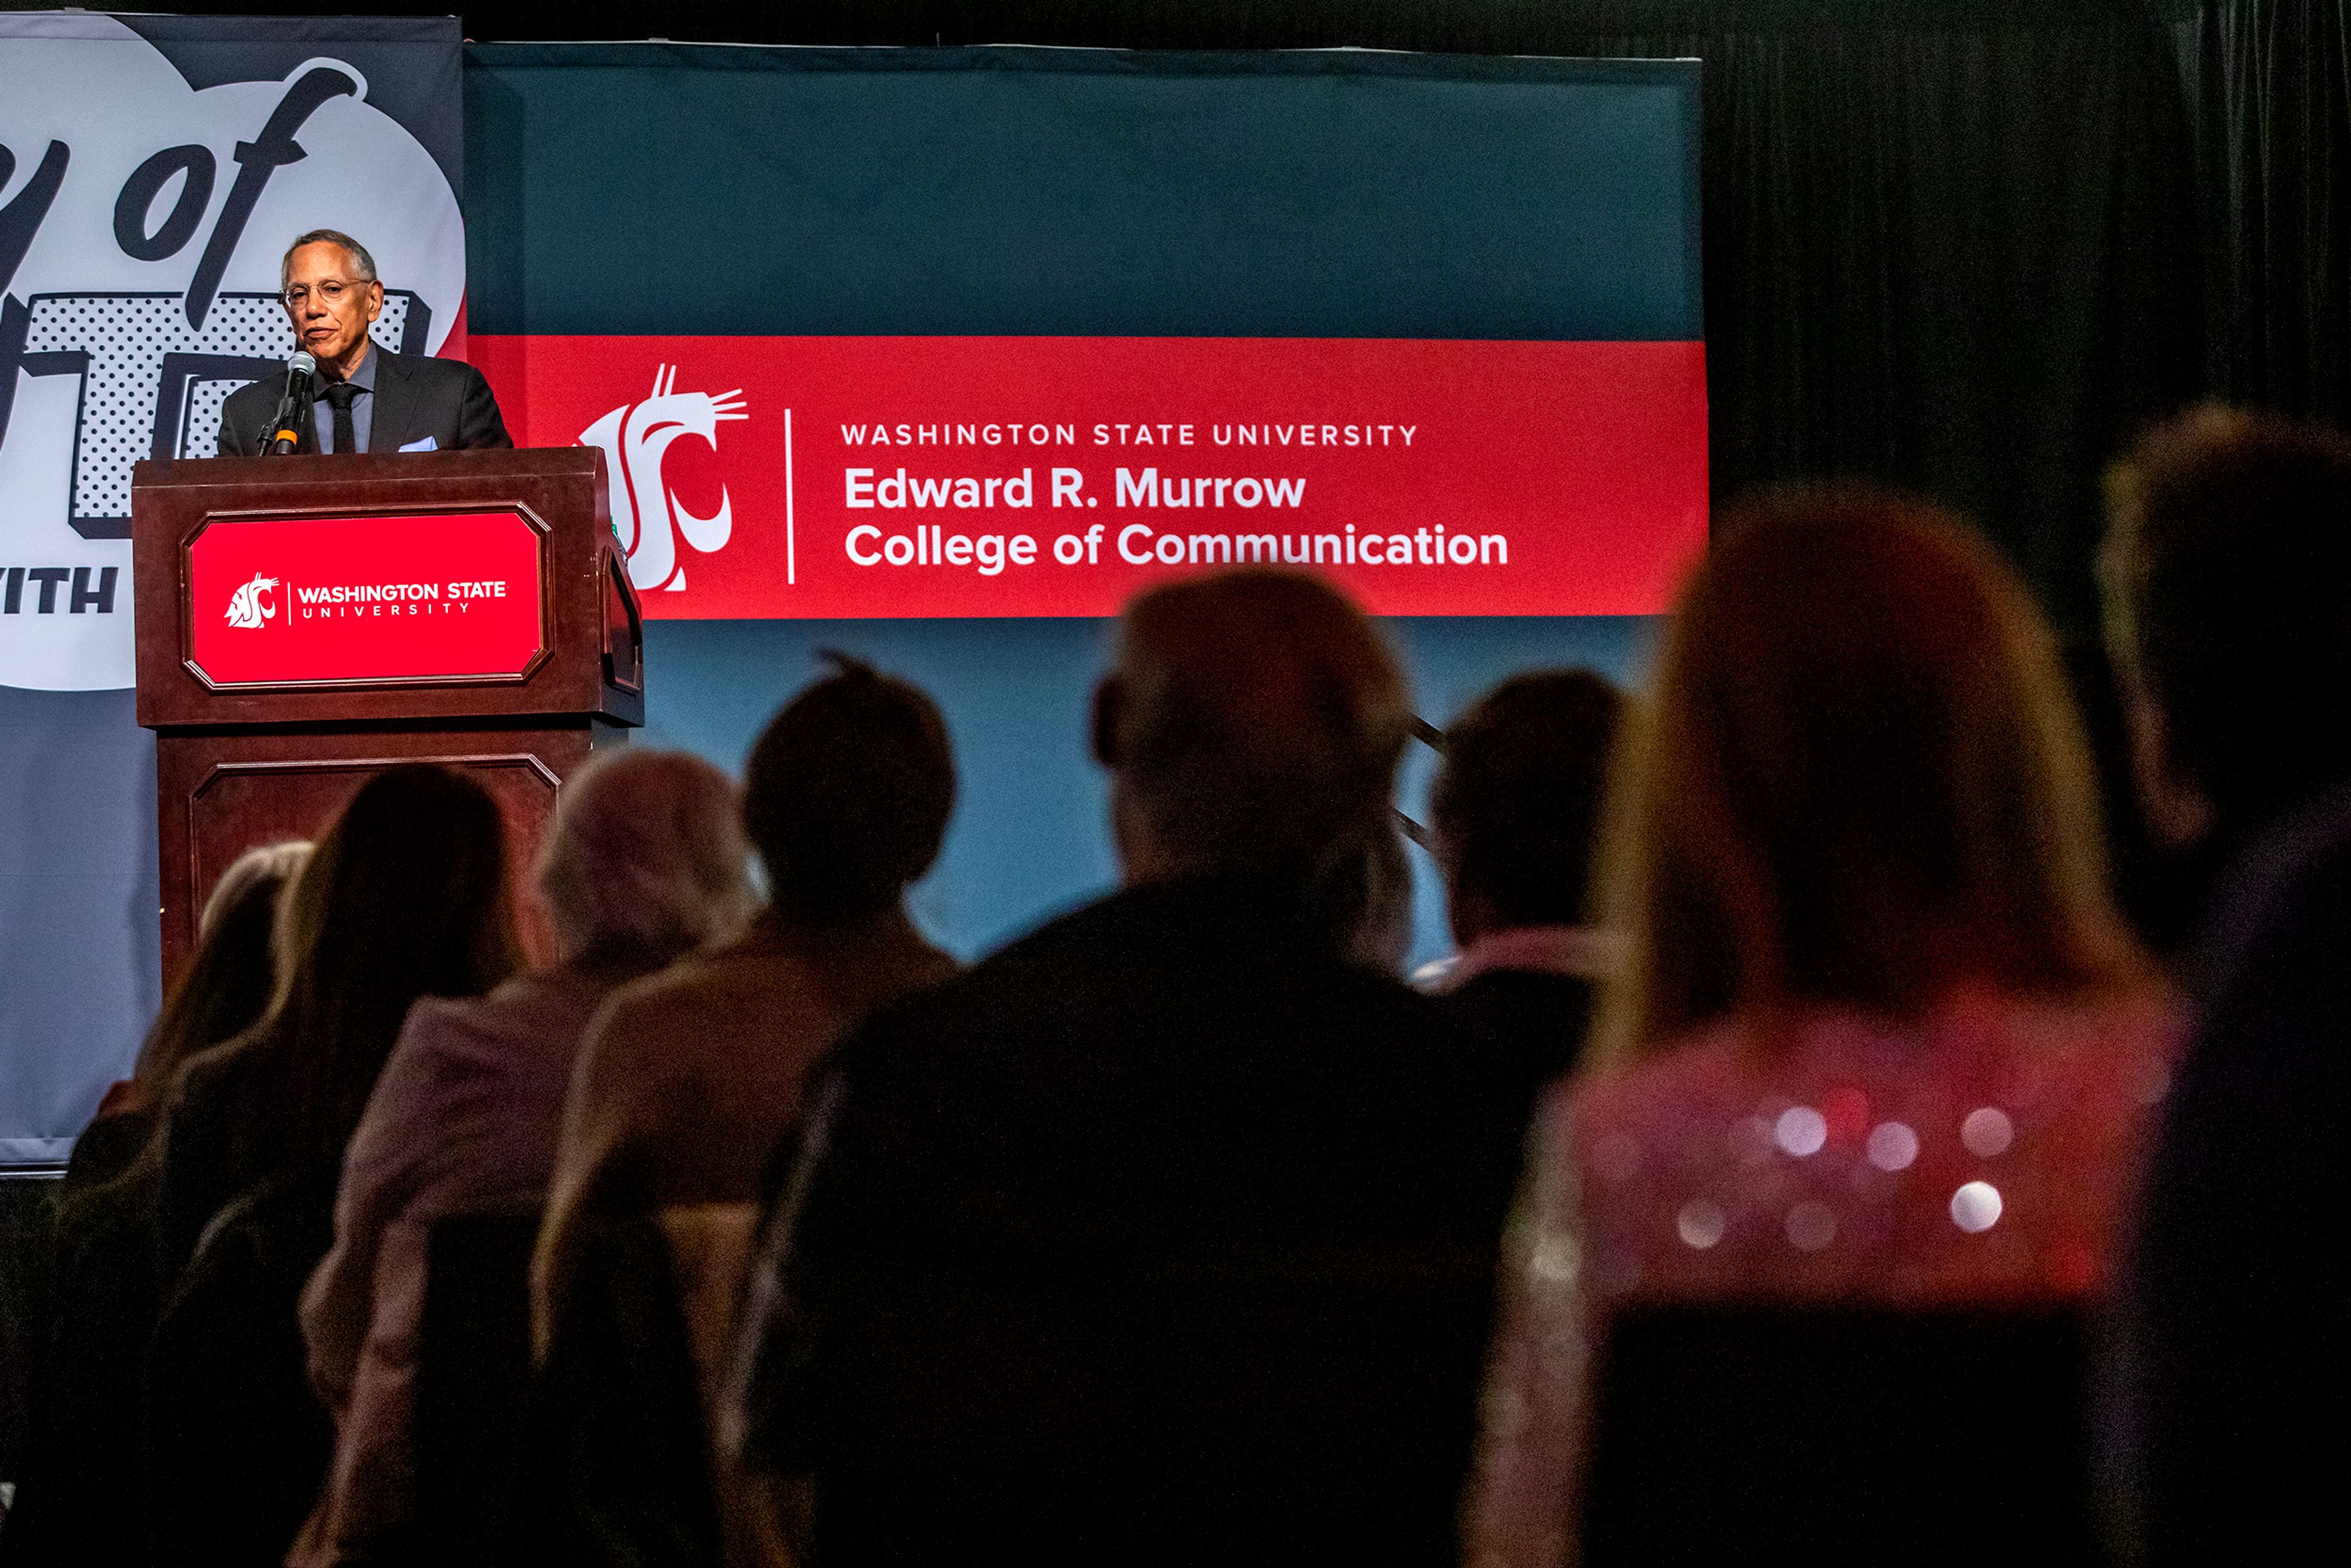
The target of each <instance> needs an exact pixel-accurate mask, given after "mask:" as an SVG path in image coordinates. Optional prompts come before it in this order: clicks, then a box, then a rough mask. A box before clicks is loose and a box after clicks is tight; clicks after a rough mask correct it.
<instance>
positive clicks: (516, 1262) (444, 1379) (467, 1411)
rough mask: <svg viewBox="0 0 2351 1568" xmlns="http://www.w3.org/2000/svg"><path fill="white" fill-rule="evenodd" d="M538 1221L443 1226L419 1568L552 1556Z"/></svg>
mask: <svg viewBox="0 0 2351 1568" xmlns="http://www.w3.org/2000/svg"><path fill="white" fill-rule="evenodd" d="M537 1241H538V1212H537V1211H536V1210H532V1211H530V1212H528V1213H518V1212H517V1213H491V1214H467V1215H457V1216H453V1217H451V1218H445V1219H442V1220H438V1221H436V1222H435V1223H434V1227H433V1234H432V1237H431V1239H430V1240H429V1241H428V1242H427V1243H426V1251H425V1279H424V1308H423V1318H422V1321H421V1323H420V1325H419V1329H418V1335H417V1346H416V1405H415V1417H414V1427H413V1432H414V1443H415V1454H416V1491H415V1506H414V1511H413V1525H414V1531H415V1543H416V1550H417V1557H416V1560H417V1561H418V1562H420V1563H449V1564H480V1565H483V1568H487V1565H490V1564H497V1565H499V1568H507V1565H510V1564H515V1563H523V1562H527V1561H533V1560H536V1559H538V1558H539V1557H542V1556H543V1555H544V1547H545V1545H546V1543H547V1539H548V1532H547V1528H546V1527H547V1524H548V1522H549V1521H548V1520H547V1518H546V1511H545V1509H544V1507H543V1506H542V1500H543V1498H544V1496H545V1492H544V1481H543V1479H542V1477H543V1471H542V1469H540V1467H539V1466H538V1464H537V1463H536V1462H535V1461H534V1459H533V1458H532V1456H533V1455H534V1454H535V1453H536V1451H537V1447H538V1445H537V1443H536V1441H535V1437H536V1434H535V1432H534V1430H533V1425H532V1420H533V1409H532V1374H531V1360H530V1254H531V1249H532V1247H533V1246H535V1245H536V1244H537Z"/></svg>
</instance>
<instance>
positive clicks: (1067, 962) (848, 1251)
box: [745, 882, 1524, 1563]
mask: <svg viewBox="0 0 2351 1568" xmlns="http://www.w3.org/2000/svg"><path fill="white" fill-rule="evenodd" d="M1302 925H1303V922H1302V921H1301V919H1300V917H1299V914H1298V904H1297V902H1296V901H1294V900H1290V899H1287V898H1285V897H1284V896H1283V895H1282V894H1280V893H1279V892H1278V891H1276V890H1274V889H1271V888H1268V887H1264V886H1259V885H1254V884H1249V883H1217V882H1203V883H1190V884H1183V885H1174V886H1160V887H1144V888H1137V889H1132V890H1129V891H1127V892H1124V893H1121V894H1116V895H1114V896H1113V897H1111V898H1109V899H1107V900H1105V901H1103V902H1102V903H1100V904H1095V905H1092V907H1090V908H1087V909H1084V910H1081V911H1079V912H1078V913H1077V914H1075V915H1070V916H1068V917H1066V918H1064V919H1061V920H1059V921H1056V922H1055V923H1053V924H1052V925H1048V926H1046V927H1044V928H1043V929H1042V930H1040V931H1039V932H1037V933H1036V934H1034V935H1032V936H1029V937H1027V938H1025V939H1023V940H1021V941H1019V942H1018V943H1016V944H1014V945H1013V946H1010V947H1008V948H1006V949H1005V950H1004V951H1003V952H1001V953H998V955H996V956H994V957H992V958H990V959H988V960H987V962H985V963H983V964H981V965H980V966H978V967H977V968H975V969H973V970H971V971H969V972H968V973H967V974H966V975H964V976H962V977H959V978H957V979H955V980H952V981H950V982H948V983H947V984H946V985H945V986H942V987H940V988H937V989H936V990H935V991H932V992H929V993H927V994H926V995H925V996H924V997H922V998H916V999H914V1001H912V1002H910V1003H907V1004H905V1005H904V1006H902V1007H901V1008H899V1009H896V1010H895V1011H893V1012H892V1013H888V1014H885V1015H883V1017H881V1018H879V1019H875V1020H873V1021H872V1022H871V1023H869V1024H868V1025H867V1026H865V1027H864V1028H863V1029H862V1030H859V1031H858V1032H857V1033H856V1034H854V1035H852V1037H851V1039H850V1040H848V1042H847V1043H846V1044H845V1045H844V1046H843V1047H842V1048H841V1051H840V1053H839V1055H838V1057H837V1058H836V1067H835V1070H834V1071H833V1073H832V1075H831V1078H830V1080H829V1083H828V1086H827V1087H825V1088H822V1089H820V1091H819V1094H818V1097H817V1098H816V1099H815V1100H814V1101H813V1102H812V1103H814V1104H816V1105H817V1106H818V1107H819V1109H818V1111H817V1112H816V1113H815V1119H814V1120H813V1121H812V1123H811V1124H810V1127H809V1129H808V1132H807V1134H806V1137H807V1144H806V1145H805V1150H804V1158H803V1163H802V1167H801V1169H800V1171H799V1173H798V1175H797V1176H796V1177H795V1180H794V1184H793V1185H794V1187H795V1188H796V1189H797V1193H796V1197H794V1198H793V1199H790V1200H788V1214H789V1218H787V1219H785V1220H783V1221H781V1222H778V1224H777V1225H775V1226H772V1227H771V1228H770V1249H769V1250H768V1251H767V1252H766V1253H765V1255H764V1258H763V1262H762V1265H761V1270H762V1279H763V1281H766V1282H767V1283H766V1284H763V1287H762V1289H763V1292H765V1291H767V1285H768V1284H772V1285H773V1286H775V1287H777V1289H775V1290H774V1291H772V1292H771V1293H765V1294H764V1301H765V1303H766V1304H765V1306H763V1307H762V1308H761V1309H759V1318H758V1322H759V1325H760V1327H759V1329H758V1333H760V1334H761V1336H762V1337H761V1340H760V1342H759V1349H758V1354H757V1360H756V1366H757V1369H758V1370H757V1371H756V1373H755V1375H754V1379H753V1385H752V1389H753V1392H752V1394H751V1396H750V1399H749V1401H748V1407H747V1410H746V1412H745V1414H746V1415H747V1416H749V1418H750V1425H751V1428H752V1429H751V1433H750V1437H751V1447H752V1448H753V1451H754V1454H755V1456H756V1457H757V1458H756V1462H758V1463H759V1464H761V1465H764V1466H765V1467H767V1468H768V1469H771V1470H775V1471H778V1472H798V1473H806V1474H810V1475H812V1477H813V1478H814V1480H815V1488H816V1490H815V1495H816V1502H815V1514H814V1519H815V1531H816V1542H815V1546H816V1551H815V1559H816V1560H817V1561H820V1562H825V1563H863V1562H884V1561H887V1562H939V1563H949V1562H965V1561H969V1560H971V1559H973V1558H975V1557H977V1556H978V1555H981V1554H987V1555H991V1556H998V1555H1000V1556H1007V1557H1009V1558H1012V1559H1015V1560H1023V1561H1029V1562H1039V1563H1053V1562H1067V1563H1077V1562H1102V1563H1111V1562H1115V1563H1138V1562H1187V1563H1239V1562H1290V1563H1299V1562H1342V1561H1343V1562H1347V1563H1384V1562H1400V1561H1413V1562H1421V1563H1442V1562H1448V1561H1451V1560H1452V1558H1453V1556H1454V1554H1455V1552H1456V1547H1455V1544H1454V1541H1455V1526H1454V1519H1455V1509H1456V1504H1457V1501H1458V1497H1459V1494H1460V1489H1461V1486H1462V1482H1463V1478H1464V1472H1465V1470H1466V1469H1467V1466H1468V1459H1469V1454H1470V1447H1471V1438H1472V1433H1473V1429H1474V1409H1475V1404H1476V1397H1477V1392H1478V1387H1479V1373H1480V1367H1481V1364H1482V1361H1483V1355H1484V1351H1485V1346H1486V1343H1487V1338H1488V1332H1489V1321H1490V1301H1491V1298H1492V1292H1493V1284H1494V1270H1495V1267H1496V1260H1497V1252H1498V1248H1499V1237H1500V1233H1501V1228H1502V1223H1503V1220H1504V1218H1505V1214H1506V1211H1507V1208H1508V1207H1509V1200H1510V1181H1511V1170H1512V1167H1513V1166H1514V1164H1515V1159H1516V1154H1517V1150H1518V1147H1519V1142H1520V1133H1521V1131H1522V1129H1521V1126H1520V1123H1519V1115H1520V1106H1521V1105H1522V1103H1523V1100H1524V1092H1523V1090H1522V1089H1521V1088H1520V1086H1519V1084H1518V1083H1517V1082H1516V1081H1515V1080H1516V1076H1517V1075H1516V1074H1514V1073H1512V1072H1511V1071H1508V1070H1507V1069H1506V1068H1505V1067H1504V1066H1502V1065H1501V1064H1499V1063H1498V1062H1497V1061H1495V1060H1494V1054H1495V1053H1493V1052H1492V1051H1489V1050H1488V1049H1487V1048H1486V1047H1485V1044H1484V1042H1483V1040H1481V1038H1480V1037H1479V1036H1476V1035H1473V1034H1471V1033H1469V1032H1468V1031H1467V1030H1463V1029H1462V1028H1461V1027H1460V1026H1458V1025H1457V1024H1456V1023H1454V1022H1453V1021H1452V1020H1451V1019H1448V1018H1447V1016H1446V1014H1445V1013H1444V1012H1443V1011H1442V1010H1441V1009H1438V1008H1437V1005H1436V1004H1435V1003H1433V1002H1432V1001H1430V1000H1429V999H1428V998H1425V997H1421V996H1418V995H1416V994H1415V993H1414V992H1412V991H1411V990H1409V989H1407V988H1405V987H1403V986H1401V985H1399V984H1397V983H1396V982H1395V981H1394V980H1392V979H1389V978H1387V977H1384V976H1380V975H1376V974H1374V973H1371V972H1370V971H1368V970H1364V969H1361V968H1357V967H1352V966H1349V965H1346V964H1343V963H1341V962H1340V961H1338V960H1336V959H1334V958H1332V957H1330V956H1325V955H1324V954H1322V952H1319V951H1317V950H1316V949H1315V948H1314V947H1313V946H1311V945H1310V944H1309V943H1308V942H1307V941H1305V940H1304V939H1303V938H1302V936H1301V927H1302Z"/></svg>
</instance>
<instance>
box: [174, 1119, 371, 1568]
mask: <svg viewBox="0 0 2351 1568" xmlns="http://www.w3.org/2000/svg"><path fill="white" fill-rule="evenodd" d="M338 1174H339V1173H338V1171H337V1170H336V1168H335V1167H334V1166H331V1165H328V1166H320V1167H319V1168H316V1169H308V1170H292V1171H287V1172H284V1173H281V1174H280V1175H279V1176H276V1177H274V1178H272V1179H271V1180H269V1181H267V1182H265V1183H264V1184H263V1185H261V1186H258V1187H256V1188H255V1189H254V1190H253V1191H251V1192H248V1193H246V1195H245V1196H243V1197H240V1198H238V1199H237V1200H236V1201H235V1202H234V1203H231V1204H229V1205H228V1206H227V1207H225V1208H223V1209H222V1210H221V1211H220V1213H219V1214H218V1215H217V1216H215V1217H214V1219H213V1221H212V1222H211V1224H210V1225H208V1226H207V1227H206V1228H205V1229H204V1238H203V1239H202V1240H201V1241H200V1242H199V1243H198V1245H197V1247H196V1251H195V1255H194V1256H193V1258H192V1259H191V1260H189V1263H188V1267H187V1269H186V1270H185V1271H184V1272H183V1274H182V1275H181V1276H180V1278H179V1280H178V1281H176V1282H174V1284H173V1285H172V1289H171V1291H170V1292H169V1293H168V1295H167V1296H166V1298H165V1301H164V1304H163V1309H162V1313H161V1315H160V1316H159V1318H158V1319H157V1322H156V1326H155V1335H154V1338H153V1340H152V1342H151V1343H150V1345H149V1350H148V1360H147V1433H148V1452H147V1456H146V1458H147V1485H146V1500H147V1505H148V1509H149V1518H150V1522H151V1536H152V1539H151V1542H150V1544H151V1547H152V1560H153V1562H154V1563H156V1564H157V1565H158V1568H166V1565H168V1568H213V1565H215V1564H217V1565H219V1568H247V1565H249V1564H252V1563H278V1562H282V1561H284V1559H285V1556H286V1553H287V1550H288V1549H289V1548H290V1547H292V1546H293V1544H294V1541H295V1537H296V1535H297V1534H298V1532H299V1531H300V1530H301V1528H302V1521H304V1520H305V1519H306V1518H308V1516H309V1513H310V1510H311V1507H312V1505H313V1504H315V1503H316V1502H317V1500H318V1498H319V1488H320V1486H321V1485H322V1484H323V1483H324V1482H325V1480H326V1478H327V1467H328V1464H329V1461H330V1460H331V1458H333V1455H334V1445H335V1426H334V1421H333V1419H332V1418H331V1417H330V1416H329V1415H328V1414H327V1411H326V1409H325V1407H324V1406H321V1405H320V1404H319V1401H318V1398H317V1396H315V1395H313V1394H312V1393H311V1391H310V1380H309V1374H308V1351H307V1349H306V1347H305V1345H304V1343H303V1341H302V1325H301V1321H300V1318H299V1316H298V1312H299V1308H300V1301H301V1296H302V1287H303V1286H304V1284H305V1283H307V1282H308V1280H309V1278H310V1272H311V1270H314V1269H316V1268H317V1267H318V1266H319V1260H320V1259H322V1258H324V1257H325V1256H326V1255H327V1249H329V1247H330V1246H332V1245H333V1243H334V1239H335V1184H336V1180H337V1176H338Z"/></svg>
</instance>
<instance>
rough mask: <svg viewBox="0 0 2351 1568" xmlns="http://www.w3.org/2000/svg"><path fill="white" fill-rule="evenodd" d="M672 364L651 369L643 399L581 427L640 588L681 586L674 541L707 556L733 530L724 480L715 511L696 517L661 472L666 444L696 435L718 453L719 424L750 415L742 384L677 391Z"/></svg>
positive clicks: (582, 440)
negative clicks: (600, 465)
mask: <svg viewBox="0 0 2351 1568" xmlns="http://www.w3.org/2000/svg"><path fill="white" fill-rule="evenodd" d="M676 388H677V367H676V366H674V365H663V366H661V367H660V368H659V369H657V370H656V371H653V392H652V394H651V395H650V396H648V397H647V398H646V399H645V400H644V401H643V402H638V403H625V402H624V403H622V405H621V406H620V407H618V408H616V409H614V410H612V412H611V413H608V414H606V415H605V416H604V417H603V418H601V419H600V420H598V421H597V422H596V423H593V424H591V425H590V426H589V427H588V428H587V429H585V430H583V431H581V432H580V444H581V445H582V446H597V447H601V448H602V449H603V452H604V465H605V469H606V471H607V473H608V474H609V475H610V476H611V490H612V531H613V532H614V533H616V534H618V535H620V537H621V546H622V549H625V550H627V551H628V552H629V580H630V581H631V582H632V583H634V584H635V585H636V586H637V587H639V588H666V589H670V590H672V591H675V590H678V589H682V588H684V586H685V569H684V566H683V565H682V564H680V562H679V560H678V540H679V539H680V538H684V540H685V542H686V543H687V544H689V545H692V546H693V547H694V548H695V549H697V550H699V551H701V552H702V553H703V554H705V555H708V554H710V553H711V552H713V551H714V550H717V549H722V548H724V547H725V545H726V541H727V539H728V538H730V537H731V536H732V535H733V534H734V532H735V504H734V502H733V501H732V500H731V499H729V498H728V497H727V494H726V487H725V486H720V488H719V491H718V510H716V512H713V513H712V514H711V515H710V516H708V517H697V516H696V515H695V514H694V513H693V512H690V511H688V510H686V508H685V507H684V506H682V505H680V504H679V502H678V499H677V497H676V496H675V495H674V494H673V493H672V492H671V490H670V487H669V483H668V481H667V480H666V479H664V477H663V476H662V461H663V459H664V457H665V456H666V455H668V452H669V448H670V444H671V443H672V442H674V441H676V440H678V439H679V438H680V437H682V436H687V435H692V436H696V437H699V438H700V439H701V440H702V441H703V442H705V444H708V445H709V447H710V449H711V450H712V451H714V452H716V450H717V449H718V423H719V421H721V420H726V419H748V418H750V417H751V416H750V415H749V414H747V413H744V412H743V406H744V405H743V402H742V389H741V388H740V387H737V388H735V389H734V390H732V391H730V392H679V391H677V390H676Z"/></svg>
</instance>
